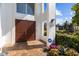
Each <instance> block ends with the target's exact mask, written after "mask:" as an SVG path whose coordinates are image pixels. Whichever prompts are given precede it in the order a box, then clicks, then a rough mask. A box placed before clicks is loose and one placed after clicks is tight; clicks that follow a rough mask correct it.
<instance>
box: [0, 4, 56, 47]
mask: <svg viewBox="0 0 79 59" xmlns="http://www.w3.org/2000/svg"><path fill="white" fill-rule="evenodd" d="M39 6H40V7H41V9H40V13H39V8H38V7H39ZM53 7H54V5H53V4H48V9H47V11H46V13H44V9H43V8H44V4H41V3H35V14H34V16H33V15H27V14H21V13H17V12H16V3H9V4H7V3H2V4H0V39H2V40H3V39H4V40H5V43H6V44H5V46H13V45H14V44H15V19H22V20H31V21H36V39H41V40H43V41H45V42H47V43H48V38H49V37H52V39H54V37H55V32H54V31H55V26H53V27H52V28H50V27H49V26H48V30H47V32H48V35H47V36H43V34H42V32H43V30H42V28H43V26H42V25H43V23H44V22H47V24H48V25H49V22H50V19H52V18H55V14H54V12H55V11H54V9H53ZM51 12H52V14H51ZM52 30H54V31H52ZM52 33H53V34H52ZM49 34H50V35H49Z"/></svg>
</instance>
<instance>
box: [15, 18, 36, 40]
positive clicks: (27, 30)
mask: <svg viewBox="0 0 79 59" xmlns="http://www.w3.org/2000/svg"><path fill="white" fill-rule="evenodd" d="M15 26H16V29H15V30H16V34H15V35H16V42H26V41H29V40H35V39H36V22H35V21H28V20H20V19H16V20H15Z"/></svg>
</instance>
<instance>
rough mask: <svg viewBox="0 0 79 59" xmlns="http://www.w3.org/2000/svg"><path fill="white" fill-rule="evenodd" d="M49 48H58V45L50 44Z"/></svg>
mask: <svg viewBox="0 0 79 59" xmlns="http://www.w3.org/2000/svg"><path fill="white" fill-rule="evenodd" d="M50 48H53V49H58V45H57V44H51V45H50Z"/></svg>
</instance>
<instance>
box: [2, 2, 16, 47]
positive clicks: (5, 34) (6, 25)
mask: <svg viewBox="0 0 79 59" xmlns="http://www.w3.org/2000/svg"><path fill="white" fill-rule="evenodd" d="M14 17H15V5H14V4H11V3H10V4H6V3H3V4H1V29H2V40H5V43H6V44H5V45H6V46H8V45H11V44H12V30H13V28H14V22H13V21H14V19H15V18H14ZM14 38H15V37H14Z"/></svg>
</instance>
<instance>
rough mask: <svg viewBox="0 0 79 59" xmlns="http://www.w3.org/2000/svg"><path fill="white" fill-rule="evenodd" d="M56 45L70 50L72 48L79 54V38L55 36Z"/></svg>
mask: <svg viewBox="0 0 79 59" xmlns="http://www.w3.org/2000/svg"><path fill="white" fill-rule="evenodd" d="M56 43H57V44H59V45H63V46H65V45H67V46H68V47H70V48H74V49H76V50H77V51H78V52H79V36H72V37H71V36H67V35H59V34H56Z"/></svg>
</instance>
